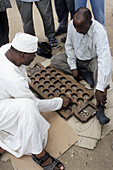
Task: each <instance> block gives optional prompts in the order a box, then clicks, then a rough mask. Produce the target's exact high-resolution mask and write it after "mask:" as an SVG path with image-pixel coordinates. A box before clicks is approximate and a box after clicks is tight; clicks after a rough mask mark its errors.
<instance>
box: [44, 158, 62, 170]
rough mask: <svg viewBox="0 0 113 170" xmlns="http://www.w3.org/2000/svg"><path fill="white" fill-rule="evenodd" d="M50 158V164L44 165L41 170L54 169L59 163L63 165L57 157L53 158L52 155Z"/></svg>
mask: <svg viewBox="0 0 113 170" xmlns="http://www.w3.org/2000/svg"><path fill="white" fill-rule="evenodd" d="M52 159H53V162H52V164H50V165H47V166H44V167H43V170H54V168H55V167H56V166H58V165H59V164H61V165H62V166H63V167H64V165H63V164H62V163H61V162H60V161H59V160H58V159H55V158H53V157H52ZM64 169H65V167H64ZM64 169H63V170H64ZM59 170H60V168H59Z"/></svg>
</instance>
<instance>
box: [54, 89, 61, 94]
mask: <svg viewBox="0 0 113 170" xmlns="http://www.w3.org/2000/svg"><path fill="white" fill-rule="evenodd" d="M53 92H54V93H55V94H56V95H58V94H59V93H60V92H61V91H60V90H59V89H55V90H54V91H53Z"/></svg>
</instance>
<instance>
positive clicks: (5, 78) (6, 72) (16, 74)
mask: <svg viewBox="0 0 113 170" xmlns="http://www.w3.org/2000/svg"><path fill="white" fill-rule="evenodd" d="M10 46H11V43H9V44H6V45H3V46H2V47H1V48H0V101H2V100H5V99H10V98H29V99H32V100H34V102H35V103H36V104H37V106H39V107H40V110H41V111H44V110H46V111H47V110H48V109H49V111H51V110H52V111H54V110H58V109H60V108H61V106H62V102H63V100H62V99H61V98H60V97H56V98H53V99H52V100H40V99H37V98H36V97H35V95H34V94H33V93H32V92H31V90H30V89H29V84H28V81H29V78H28V76H27V72H26V67H25V66H24V65H21V66H20V67H17V66H16V65H14V64H13V63H12V62H10V61H9V60H8V59H7V57H6V56H5V53H6V51H7V50H8V49H9V48H10ZM43 104H44V105H43ZM47 105H48V106H47Z"/></svg>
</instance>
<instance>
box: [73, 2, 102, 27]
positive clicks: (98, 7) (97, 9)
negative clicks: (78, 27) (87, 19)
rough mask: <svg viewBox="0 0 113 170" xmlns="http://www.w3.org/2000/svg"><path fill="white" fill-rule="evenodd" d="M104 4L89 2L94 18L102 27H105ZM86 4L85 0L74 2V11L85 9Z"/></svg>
mask: <svg viewBox="0 0 113 170" xmlns="http://www.w3.org/2000/svg"><path fill="white" fill-rule="evenodd" d="M104 2H105V0H90V3H91V7H92V11H93V15H94V18H95V20H97V21H98V22H100V23H101V24H102V25H103V26H105V15H104ZM86 3H87V0H75V10H77V9H78V8H80V7H86Z"/></svg>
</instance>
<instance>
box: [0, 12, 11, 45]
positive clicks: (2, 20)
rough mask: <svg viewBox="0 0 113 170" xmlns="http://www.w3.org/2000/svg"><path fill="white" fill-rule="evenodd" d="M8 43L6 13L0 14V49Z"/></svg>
mask: <svg viewBox="0 0 113 170" xmlns="http://www.w3.org/2000/svg"><path fill="white" fill-rule="evenodd" d="M8 42H9V25H8V18H7V13H6V11H3V12H0V47H1V46H2V45H4V44H6V43H8Z"/></svg>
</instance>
